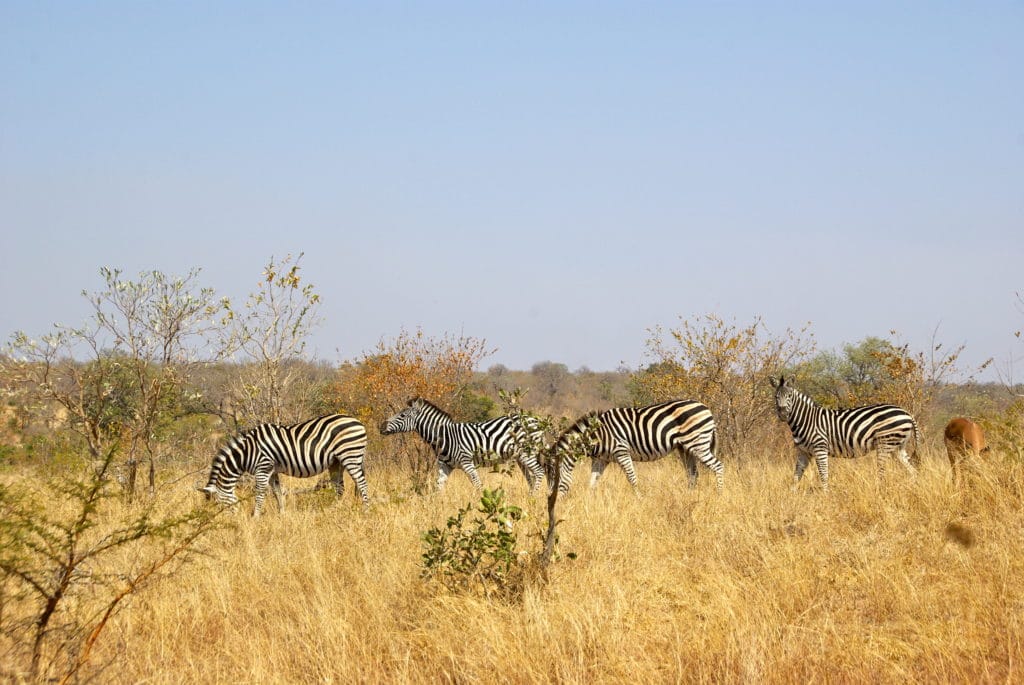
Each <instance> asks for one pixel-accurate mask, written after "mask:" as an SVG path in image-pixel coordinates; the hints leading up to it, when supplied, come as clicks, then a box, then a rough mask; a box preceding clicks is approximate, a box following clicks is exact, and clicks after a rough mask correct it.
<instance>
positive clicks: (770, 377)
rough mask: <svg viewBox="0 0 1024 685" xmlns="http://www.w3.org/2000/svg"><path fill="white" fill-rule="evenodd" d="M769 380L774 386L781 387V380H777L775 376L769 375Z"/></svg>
mask: <svg viewBox="0 0 1024 685" xmlns="http://www.w3.org/2000/svg"><path fill="white" fill-rule="evenodd" d="M768 382H769V383H771V386H772V387H773V388H778V387H779V382H778V381H777V380H775V376H768Z"/></svg>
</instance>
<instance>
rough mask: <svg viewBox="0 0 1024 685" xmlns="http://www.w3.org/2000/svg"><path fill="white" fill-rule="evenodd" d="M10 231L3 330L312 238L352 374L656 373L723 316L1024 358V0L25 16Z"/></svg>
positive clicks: (71, 10)
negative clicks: (404, 363)
mask: <svg viewBox="0 0 1024 685" xmlns="http://www.w3.org/2000/svg"><path fill="white" fill-rule="evenodd" d="M0 231H2V246H3V248H2V250H0V260H2V261H0V288H2V290H3V293H4V297H3V298H2V299H0V335H2V336H3V337H4V340H6V339H7V337H8V336H9V335H10V333H11V332H13V331H15V330H18V329H21V330H25V331H26V332H28V333H30V334H39V333H43V332H45V331H47V330H49V328H50V326H51V324H52V323H53V322H63V323H65V324H74V323H81V322H82V321H84V319H85V317H86V316H87V314H88V308H87V304H86V303H85V301H84V300H83V299H82V297H81V295H80V292H81V291H82V290H83V289H88V290H96V289H99V288H100V287H101V285H102V281H101V279H100V276H99V268H100V267H101V266H111V267H118V268H121V269H123V270H124V271H125V272H126V273H127V274H128V275H129V276H134V275H136V274H138V273H139V272H140V271H142V270H148V269H159V270H162V271H165V272H167V273H170V274H184V273H186V272H187V271H188V270H189V269H190V268H192V267H199V268H201V269H202V275H201V281H202V282H203V283H204V284H206V285H209V286H212V287H214V288H216V289H217V291H218V292H219V293H221V294H223V295H228V296H231V297H234V298H238V299H244V296H245V295H246V294H247V293H248V292H250V291H252V290H253V288H254V286H255V284H256V282H257V281H258V279H259V276H260V272H261V270H262V268H263V265H264V264H265V263H266V262H267V260H268V259H269V258H270V257H271V256H272V255H274V256H278V257H281V256H284V255H286V254H288V253H292V254H297V253H299V252H304V253H305V258H304V259H303V262H302V263H303V265H304V269H303V274H304V276H305V278H306V279H307V280H309V281H310V282H312V283H314V284H315V285H316V288H317V290H318V291H319V292H320V294H321V296H322V298H323V306H322V308H321V315H322V317H323V325H322V326H321V327H320V328H319V329H318V330H317V332H316V335H315V338H314V339H313V341H312V344H313V347H314V349H315V353H316V355H317V356H318V357H319V358H321V359H326V360H329V361H337V360H341V359H351V358H355V357H357V356H359V355H360V354H361V353H363V352H364V351H368V350H370V349H371V348H373V347H374V346H375V344H376V343H377V341H379V340H380V339H382V338H384V339H392V338H394V337H395V336H396V335H398V334H399V332H400V331H401V330H402V329H403V328H404V329H406V330H415V329H416V328H417V327H422V329H423V331H424V332H425V333H427V334H429V335H433V336H441V335H444V334H445V333H452V334H464V335H468V336H473V337H476V338H483V339H485V340H486V341H487V342H488V344H489V345H490V346H492V347H496V348H498V351H497V352H496V353H495V354H494V355H492V356H491V357H489V358H487V359H486V360H484V362H483V367H484V368H486V367H487V366H490V365H492V364H497V363H502V364H505V365H506V366H509V367H511V368H529V367H530V366H531V365H532V364H533V363H535V362H538V361H543V360H551V361H556V362H562V363H565V364H567V365H568V366H569V368H570V369H575V368H578V367H580V366H584V365H585V366H588V367H590V368H591V369H594V370H604V369H614V368H616V367H617V366H619V365H620V364H625V365H627V366H629V367H632V368H635V367H637V366H640V365H642V364H644V363H646V362H648V361H650V359H649V358H648V357H647V356H646V354H645V352H646V344H645V343H646V340H647V338H648V332H647V331H648V329H649V328H651V327H653V326H657V325H662V326H668V327H674V326H677V325H678V324H679V321H680V317H684V318H690V317H693V316H696V315H699V314H703V313H707V312H713V313H716V314H718V315H720V316H722V317H724V318H726V319H727V320H732V319H735V320H736V322H737V323H739V324H746V323H749V322H750V321H751V320H752V319H753V317H755V316H757V315H760V316H761V317H763V320H764V322H765V323H766V324H767V326H768V328H769V329H770V330H771V331H772V332H782V331H783V330H784V329H785V328H786V327H790V326H794V327H798V326H800V325H802V324H803V323H805V322H811V323H812V330H813V331H814V333H815V335H816V338H817V339H818V342H819V345H820V346H821V347H823V348H834V347H838V346H840V345H841V344H843V343H844V342H857V341H859V340H862V339H863V338H864V337H866V336H869V335H877V336H883V337H885V336H887V335H888V333H889V331H890V330H891V329H896V330H898V331H899V332H900V334H901V335H902V337H903V339H904V340H905V341H906V342H909V343H911V345H912V346H914V347H916V348H918V349H920V348H922V347H924V346H926V345H927V344H928V342H929V340H930V339H931V335H932V332H933V331H934V329H935V328H936V326H938V327H939V339H940V340H943V341H945V342H946V343H947V344H959V343H965V344H966V345H967V359H968V360H969V361H981V360H982V359H985V358H987V357H992V356H994V357H996V359H997V361H1001V360H1005V359H1006V358H1007V357H1008V355H1009V354H1011V353H1016V354H1017V355H1018V356H1021V353H1022V352H1024V343H1022V342H1021V341H1019V340H1017V339H1016V338H1014V337H1013V332H1014V331H1016V330H1019V329H1021V328H1024V311H1022V309H1021V307H1020V305H1019V303H1018V301H1017V298H1016V295H1015V293H1017V292H1021V293H1022V294H1024V4H1021V3H1020V2H985V3H942V2H922V3H913V2H911V3H891V2H879V3H788V2H787V3H770V2H751V3H742V2H735V3H733V2H730V3H717V2H716V3H693V4H691V3H672V4H662V3H644V2H622V3H609V2H563V3H543V2H536V3H534V2H527V3H489V2H472V3H450V2H436V3H435V2H431V3H408V4H407V3H403V4H391V3H378V2H373V3H358V4H354V3H353V4H348V3H317V2H313V3H260V2H239V3H226V2H215V3H208V2H166V3H164V2H159V3H139V2H125V3H111V2H98V3H69V2H2V3H0Z"/></svg>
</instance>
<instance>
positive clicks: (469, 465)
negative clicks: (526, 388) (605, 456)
mask: <svg viewBox="0 0 1024 685" xmlns="http://www.w3.org/2000/svg"><path fill="white" fill-rule="evenodd" d="M524 427H525V428H526V429H527V430H524ZM527 431H528V432H527ZM380 432H381V435H392V434H394V433H410V432H416V433H419V435H420V437H422V438H423V439H424V440H426V441H427V443H428V444H429V445H430V446H431V447H432V448H433V449H434V454H435V455H436V456H437V472H438V475H437V488H438V489H439V490H440V489H442V488H444V484H445V481H447V480H448V476H449V475H451V472H452V471H453V470H454V469H455V468H461V469H462V470H463V471H464V472H465V473H466V475H467V476H468V477H469V480H470V481H472V483H473V486H474V487H476V488H480V487H482V484H481V482H480V476H479V475H478V474H477V472H476V464H475V459H477V458H480V457H483V456H484V455H489V454H495V455H497V456H498V457H499V458H500V459H508V458H510V457H511V458H514V459H515V460H516V462H517V463H518V464H519V468H520V469H521V470H522V472H523V476H524V477H525V478H526V482H527V484H528V485H529V487H530V494H533V493H534V492H536V490H537V488H538V487H539V486H540V483H541V480H542V479H543V478H544V470H543V469H542V468H541V466H540V462H539V461H538V459H537V455H536V454H535V453H534V451H533V450H530V449H525V447H526V442H527V441H530V442H534V441H536V439H537V438H538V436H539V428H538V426H537V425H536V422H535V420H532V419H530V418H529V417H524V418H522V419H520V418H519V417H516V416H499V417H498V418H496V419H490V420H489V421H481V422H459V421H455V420H454V419H453V418H452V417H451V414H449V413H448V412H446V411H444V410H443V409H441V408H440V407H438V406H437V405H436V404H433V403H432V402H430V401H429V400H425V399H423V398H421V397H415V398H413V399H411V400H409V402H408V403H407V406H406V408H405V409H403V410H402V411H400V412H399V413H397V414H395V415H394V416H392V417H391V418H389V419H387V420H386V421H384V422H383V423H382V424H381V427H380Z"/></svg>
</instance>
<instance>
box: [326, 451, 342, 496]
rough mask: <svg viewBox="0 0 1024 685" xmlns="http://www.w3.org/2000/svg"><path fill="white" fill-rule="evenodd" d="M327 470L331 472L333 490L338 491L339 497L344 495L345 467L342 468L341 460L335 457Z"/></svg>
mask: <svg viewBox="0 0 1024 685" xmlns="http://www.w3.org/2000/svg"><path fill="white" fill-rule="evenodd" d="M328 470H329V471H330V473H331V484H332V485H333V486H334V492H336V493H338V497H339V499H340V498H341V497H343V496H344V495H345V478H344V474H345V469H343V468H342V464H341V461H340V460H338V459H335V460H334V461H332V462H331V465H330V466H329V467H328Z"/></svg>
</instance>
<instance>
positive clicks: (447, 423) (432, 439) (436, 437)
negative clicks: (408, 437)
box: [416, 407, 455, 449]
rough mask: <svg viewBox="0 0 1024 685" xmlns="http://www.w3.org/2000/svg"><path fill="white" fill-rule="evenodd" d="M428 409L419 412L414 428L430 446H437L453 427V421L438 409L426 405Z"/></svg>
mask: <svg viewBox="0 0 1024 685" xmlns="http://www.w3.org/2000/svg"><path fill="white" fill-rule="evenodd" d="M427 409H428V411H425V412H424V413H422V414H420V416H419V418H418V419H417V421H416V430H417V431H418V432H419V434H420V436H422V437H423V439H424V440H426V441H427V442H428V443H430V446H431V447H433V448H435V449H436V448H438V447H440V446H442V445H444V443H445V442H446V439H447V437H448V436H449V435H451V433H452V431H453V430H454V429H455V422H454V421H453V420H452V417H451V416H449V415H448V414H445V413H444V412H443V411H441V410H440V409H437V408H435V407H428V408H427Z"/></svg>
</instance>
